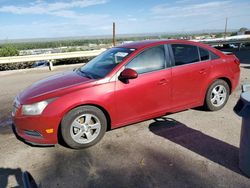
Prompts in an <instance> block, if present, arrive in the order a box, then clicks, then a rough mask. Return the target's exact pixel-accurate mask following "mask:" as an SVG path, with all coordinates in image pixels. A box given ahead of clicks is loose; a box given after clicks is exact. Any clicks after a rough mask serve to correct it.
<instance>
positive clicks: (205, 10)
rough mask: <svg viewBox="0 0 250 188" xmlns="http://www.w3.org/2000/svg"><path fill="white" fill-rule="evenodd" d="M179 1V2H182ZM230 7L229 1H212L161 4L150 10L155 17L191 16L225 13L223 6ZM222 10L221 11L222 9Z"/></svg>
mask: <svg viewBox="0 0 250 188" xmlns="http://www.w3.org/2000/svg"><path fill="white" fill-rule="evenodd" d="M184 2H186V1H184ZM184 2H183V1H181V3H184ZM222 7H223V9H222ZM229 7H231V2H230V1H213V2H207V3H198V4H189V3H188V4H185V5H183V4H182V5H180V6H171V5H169V4H161V5H157V6H155V7H153V8H152V9H151V12H152V14H153V16H154V17H155V18H177V17H191V16H199V15H210V16H211V15H213V14H216V13H222V12H223V13H225V11H224V10H225V8H229ZM222 10H223V11H222Z"/></svg>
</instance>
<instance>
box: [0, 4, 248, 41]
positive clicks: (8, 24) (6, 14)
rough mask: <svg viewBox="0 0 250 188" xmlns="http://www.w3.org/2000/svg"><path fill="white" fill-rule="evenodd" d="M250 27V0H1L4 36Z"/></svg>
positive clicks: (0, 22) (1, 34)
mask: <svg viewBox="0 0 250 188" xmlns="http://www.w3.org/2000/svg"><path fill="white" fill-rule="evenodd" d="M226 17H228V28H229V29H239V28H240V27H248V28H250V1H249V0H226V1H220V0H212V1H207V0H176V1H172V0H168V1H166V0H165V1H164V0H143V1H139V0H138V1H135V0H125V1H124V0H36V1H32V0H16V1H15V0H11V1H10V0H0V26H1V27H0V40H5V39H22V38H50V37H71V36H72V37H74V36H88V35H107V34H111V32H112V22H116V25H117V33H118V34H131V33H151V32H190V31H202V30H212V29H223V28H224V24H225V18H226Z"/></svg>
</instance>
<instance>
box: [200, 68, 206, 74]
mask: <svg viewBox="0 0 250 188" xmlns="http://www.w3.org/2000/svg"><path fill="white" fill-rule="evenodd" d="M199 73H200V74H206V73H207V70H206V69H201V70H200V71H199Z"/></svg>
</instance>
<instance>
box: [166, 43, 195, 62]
mask: <svg viewBox="0 0 250 188" xmlns="http://www.w3.org/2000/svg"><path fill="white" fill-rule="evenodd" d="M171 46H172V50H173V55H174V59H175V66H179V65H186V64H190V63H194V62H198V61H199V60H200V58H199V53H198V48H197V46H193V45H187V44H172V45H171Z"/></svg>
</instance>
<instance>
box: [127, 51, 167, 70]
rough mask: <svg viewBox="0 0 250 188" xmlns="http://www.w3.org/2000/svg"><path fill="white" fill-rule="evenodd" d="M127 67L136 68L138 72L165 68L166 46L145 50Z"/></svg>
mask: <svg viewBox="0 0 250 188" xmlns="http://www.w3.org/2000/svg"><path fill="white" fill-rule="evenodd" d="M126 68H131V69H134V70H135V71H136V72H137V73H138V74H142V73H146V72H151V71H155V70H160V69H164V68H165V50H164V46H157V47H153V48H150V49H147V50H145V51H143V52H142V53H140V54H139V55H138V56H136V57H135V58H134V59H133V60H132V61H130V62H129V63H128V65H127V66H126Z"/></svg>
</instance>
